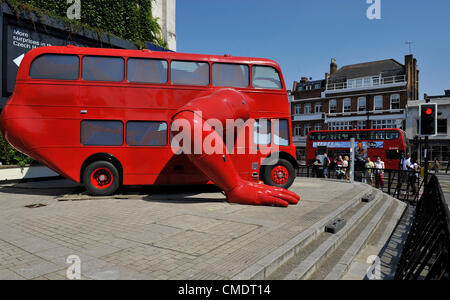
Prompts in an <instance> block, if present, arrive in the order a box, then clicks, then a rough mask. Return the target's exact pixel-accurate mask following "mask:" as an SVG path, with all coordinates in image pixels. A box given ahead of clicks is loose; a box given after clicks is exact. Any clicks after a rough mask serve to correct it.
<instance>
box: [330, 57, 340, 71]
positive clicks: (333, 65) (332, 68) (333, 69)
mask: <svg viewBox="0 0 450 300" xmlns="http://www.w3.org/2000/svg"><path fill="white" fill-rule="evenodd" d="M337 68H338V66H337V63H336V59H335V58H332V59H331V64H330V75H333V74H334V73H335V72H336V71H337Z"/></svg>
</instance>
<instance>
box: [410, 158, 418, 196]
mask: <svg viewBox="0 0 450 300" xmlns="http://www.w3.org/2000/svg"><path fill="white" fill-rule="evenodd" d="M410 169H411V171H410V173H409V185H410V186H411V191H412V194H413V195H415V194H416V193H417V181H418V178H419V165H418V164H417V162H415V161H414V162H411V168H410Z"/></svg>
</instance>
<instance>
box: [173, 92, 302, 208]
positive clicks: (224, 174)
mask: <svg viewBox="0 0 450 300" xmlns="http://www.w3.org/2000/svg"><path fill="white" fill-rule="evenodd" d="M200 112H201V116H202V117H200ZM248 115H249V109H248V103H246V99H245V98H243V96H242V95H241V94H240V93H238V92H236V91H234V90H229V89H228V90H222V91H219V92H218V93H215V94H212V95H211V96H208V97H205V98H200V99H198V100H194V101H192V102H190V103H188V104H187V105H186V106H185V107H183V108H182V109H180V110H179V112H178V113H177V114H176V115H175V116H174V118H173V121H174V122H175V121H177V120H182V121H183V122H184V124H189V126H190V132H189V133H190V134H191V136H190V137H193V136H194V130H195V129H194V128H195V126H200V128H204V125H205V122H207V121H205V120H207V119H210V118H215V119H218V120H220V121H221V122H222V123H223V124H224V123H225V120H226V119H239V118H241V119H248ZM207 127H209V126H207ZM172 134H173V135H174V136H175V135H176V134H177V133H176V132H172ZM207 136H208V137H209V138H211V139H213V140H214V141H215V143H216V145H215V149H221V151H216V152H219V153H212V154H206V153H205V152H204V149H203V141H204V139H205V138H206V137H207ZM184 141H189V142H190V145H187V146H188V148H185V149H189V150H190V151H187V152H190V153H185V154H186V155H187V157H188V158H189V160H191V161H192V163H193V164H194V165H195V166H196V167H197V168H198V169H199V170H200V171H201V172H202V173H203V174H204V175H205V176H206V177H207V178H209V179H210V180H211V181H212V182H214V183H215V184H216V185H217V186H218V187H219V188H221V189H222V190H223V191H224V192H225V194H226V196H227V200H228V201H229V202H231V203H240V204H250V205H276V206H288V205H289V204H297V203H298V201H299V200H300V197H299V196H298V195H297V194H295V193H293V192H290V191H288V190H286V189H282V188H276V187H272V186H268V185H264V184H257V183H253V182H250V181H246V180H243V179H242V178H241V177H240V176H239V174H238V172H237V170H236V168H235V166H234V165H233V162H232V161H231V159H230V156H229V154H228V152H227V148H226V145H225V143H224V142H223V139H222V136H220V135H219V134H218V133H217V132H216V131H215V130H214V129H212V128H211V129H210V130H206V131H205V130H202V138H201V139H195V138H188V139H184V140H183V142H184ZM196 143H202V145H196ZM185 146H186V145H185ZM194 149H202V150H201V152H200V153H194V152H193V150H194Z"/></svg>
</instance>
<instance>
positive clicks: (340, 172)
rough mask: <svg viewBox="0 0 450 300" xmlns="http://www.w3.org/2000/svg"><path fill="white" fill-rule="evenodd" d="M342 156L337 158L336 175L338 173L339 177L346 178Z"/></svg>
mask: <svg viewBox="0 0 450 300" xmlns="http://www.w3.org/2000/svg"><path fill="white" fill-rule="evenodd" d="M342 163H343V160H342V156H341V155H339V156H338V157H337V159H336V175H337V179H342V178H344V170H343V169H342Z"/></svg>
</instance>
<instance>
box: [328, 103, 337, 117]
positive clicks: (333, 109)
mask: <svg viewBox="0 0 450 300" xmlns="http://www.w3.org/2000/svg"><path fill="white" fill-rule="evenodd" d="M329 106H330V114H335V113H336V112H337V104H336V100H330V102H329Z"/></svg>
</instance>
